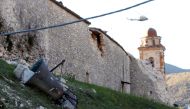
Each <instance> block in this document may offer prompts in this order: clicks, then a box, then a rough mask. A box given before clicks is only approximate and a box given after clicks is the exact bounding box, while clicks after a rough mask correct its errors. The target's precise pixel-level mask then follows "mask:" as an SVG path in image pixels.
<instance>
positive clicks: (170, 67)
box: [165, 63, 190, 74]
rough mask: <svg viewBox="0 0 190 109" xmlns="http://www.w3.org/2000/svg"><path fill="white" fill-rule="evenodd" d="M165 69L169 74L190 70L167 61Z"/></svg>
mask: <svg viewBox="0 0 190 109" xmlns="http://www.w3.org/2000/svg"><path fill="white" fill-rule="evenodd" d="M165 71H166V73H167V74H170V73H179V72H189V71H190V69H183V68H180V67H177V66H175V65H172V64H168V63H166V64H165Z"/></svg>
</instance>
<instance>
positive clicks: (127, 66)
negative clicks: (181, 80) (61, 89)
mask: <svg viewBox="0 0 190 109" xmlns="http://www.w3.org/2000/svg"><path fill="white" fill-rule="evenodd" d="M78 19H80V16H77V15H76V14H75V13H73V12H72V11H70V10H69V9H67V8H66V7H63V6H60V5H59V4H57V3H55V1H54V0H1V2H0V22H2V21H3V23H1V24H3V26H1V27H0V30H1V31H16V30H21V29H30V28H38V27H43V26H48V25H54V24H62V23H65V22H70V21H74V20H78ZM89 24H90V23H89V22H87V21H84V22H80V23H75V24H72V25H67V26H64V27H60V28H54V29H48V30H43V31H35V32H31V33H22V34H15V35H11V36H3V37H0V38H2V39H1V40H0V41H1V43H0V50H1V48H2V50H1V51H3V52H1V51H0V52H1V54H2V57H4V58H6V59H12V58H22V59H24V60H26V61H27V62H29V63H33V62H34V61H36V60H37V59H38V58H39V57H45V58H46V59H47V61H48V64H49V66H50V68H52V67H53V66H55V65H57V64H58V63H59V62H61V61H62V60H63V59H65V60H66V62H65V64H64V66H63V68H62V73H68V74H72V75H73V76H74V77H75V78H76V79H77V80H80V81H84V82H89V83H93V84H97V85H101V86H105V87H109V88H112V89H114V90H118V91H124V92H128V93H129V92H130V91H131V92H132V93H134V94H136V95H140V96H150V97H151V98H154V99H159V100H161V101H164V102H165V101H167V100H165V98H164V99H162V97H163V96H165V89H164V87H165V84H164V82H163V79H160V80H159V79H154V78H151V77H150V76H149V75H152V73H150V72H148V71H146V70H147V69H143V68H141V67H140V66H142V65H141V64H139V63H138V62H137V61H136V59H134V57H133V56H131V55H129V54H128V53H127V52H126V51H125V50H124V49H123V48H122V47H121V46H120V45H119V44H118V43H117V42H115V41H114V40H113V39H111V38H110V37H109V36H108V35H107V34H106V33H105V32H104V31H102V30H100V29H97V28H90V30H89V27H88V26H89ZM97 33H98V36H99V37H97V36H95V37H94V36H93V34H96V35H97ZM9 47H10V48H11V49H10V48H9ZM57 71H61V70H60V69H58V70H57ZM149 73H150V74H149ZM130 79H131V80H130ZM121 81H122V82H121ZM128 82H131V83H132V84H131V87H130V85H129V84H127V83H128ZM122 83H123V84H122ZM162 85H163V87H161V86H162ZM130 88H131V90H130ZM162 93H163V94H162Z"/></svg>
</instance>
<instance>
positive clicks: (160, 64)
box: [138, 28, 165, 75]
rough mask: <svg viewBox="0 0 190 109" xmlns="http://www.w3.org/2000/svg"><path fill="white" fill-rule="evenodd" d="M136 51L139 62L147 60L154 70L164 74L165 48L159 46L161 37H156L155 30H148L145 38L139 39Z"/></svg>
mask: <svg viewBox="0 0 190 109" xmlns="http://www.w3.org/2000/svg"><path fill="white" fill-rule="evenodd" d="M138 49H139V53H140V59H141V60H148V61H149V62H150V63H151V65H152V67H153V68H154V69H156V70H157V71H160V72H161V73H162V74H163V75H164V74H165V68H164V66H165V62H164V51H165V47H164V46H163V45H162V44H161V37H160V36H157V32H156V30H155V29H153V28H149V30H148V34H147V36H146V37H143V38H142V39H141V45H140V47H139V48H138Z"/></svg>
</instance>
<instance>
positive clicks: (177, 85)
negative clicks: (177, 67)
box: [166, 72, 190, 106]
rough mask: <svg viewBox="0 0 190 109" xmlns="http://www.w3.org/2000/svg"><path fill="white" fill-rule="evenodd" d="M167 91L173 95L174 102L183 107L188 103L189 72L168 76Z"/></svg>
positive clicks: (189, 92) (189, 91)
mask: <svg viewBox="0 0 190 109" xmlns="http://www.w3.org/2000/svg"><path fill="white" fill-rule="evenodd" d="M166 78H167V85H168V90H170V92H171V93H172V94H173V99H174V101H175V102H176V103H177V104H179V105H181V106H184V105H185V104H187V103H189V101H190V72H183V73H174V74H168V75H167V76H166Z"/></svg>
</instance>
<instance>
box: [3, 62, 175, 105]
mask: <svg viewBox="0 0 190 109" xmlns="http://www.w3.org/2000/svg"><path fill="white" fill-rule="evenodd" d="M14 68H15V66H12V65H8V64H7V63H6V62H5V61H3V60H0V109H3V107H4V108H5V109H36V108H37V107H39V106H43V107H45V108H47V109H61V107H60V106H58V105H55V104H54V102H53V101H52V100H51V98H50V97H49V96H48V95H46V94H44V93H43V92H41V91H40V90H38V89H36V88H35V87H29V86H25V85H23V84H21V83H20V82H19V81H18V80H17V79H16V77H15V76H14V74H13V70H14ZM65 78H66V79H67V85H68V86H69V87H70V88H71V90H73V92H74V93H75V94H76V95H77V98H78V109H175V108H172V107H169V106H166V105H164V104H161V103H157V102H154V101H152V100H149V99H145V98H142V97H137V96H133V95H127V94H123V93H119V92H116V91H113V90H111V89H108V88H104V87H100V86H96V85H92V84H87V83H83V82H79V81H76V80H74V79H72V78H68V77H65Z"/></svg>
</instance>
